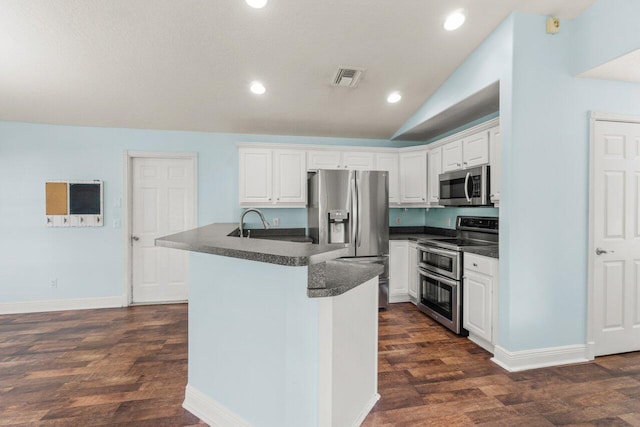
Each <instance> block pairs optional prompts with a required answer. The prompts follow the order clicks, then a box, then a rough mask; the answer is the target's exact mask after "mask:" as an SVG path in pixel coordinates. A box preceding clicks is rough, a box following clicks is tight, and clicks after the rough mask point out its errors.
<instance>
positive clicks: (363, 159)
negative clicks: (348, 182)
mask: <svg viewBox="0 0 640 427" xmlns="http://www.w3.org/2000/svg"><path fill="white" fill-rule="evenodd" d="M342 167H343V168H344V169H356V170H367V171H370V170H374V157H373V153H367V152H363V151H345V152H344V153H342Z"/></svg>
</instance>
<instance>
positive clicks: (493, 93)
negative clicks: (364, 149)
mask: <svg viewBox="0 0 640 427" xmlns="http://www.w3.org/2000/svg"><path fill="white" fill-rule="evenodd" d="M499 110H500V82H495V83H493V84H491V85H489V86H487V87H485V88H484V89H481V90H479V91H478V92H476V93H474V94H473V95H471V96H469V97H468V98H465V99H463V100H462V101H460V102H458V103H457V104H455V105H452V106H451V107H449V108H447V109H446V110H444V111H442V112H441V113H439V114H436V115H435V116H433V117H431V118H429V119H427V120H425V121H424V122H422V123H420V124H419V125H417V126H415V127H413V128H411V129H409V130H408V131H406V132H404V133H402V134H400V135H397V136H396V137H394V138H393V139H394V140H400V141H427V140H429V139H432V138H434V137H436V136H439V135H442V134H444V133H446V132H449V131H452V130H454V129H457V128H458V127H460V126H463V125H465V124H467V123H471V122H473V121H475V120H478V119H481V118H482V117H486V116H488V115H489V114H492V113H495V112H497V111H499Z"/></svg>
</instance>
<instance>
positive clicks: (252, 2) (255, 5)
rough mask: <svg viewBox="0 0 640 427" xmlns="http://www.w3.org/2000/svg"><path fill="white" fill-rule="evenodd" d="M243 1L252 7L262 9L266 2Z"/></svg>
mask: <svg viewBox="0 0 640 427" xmlns="http://www.w3.org/2000/svg"><path fill="white" fill-rule="evenodd" d="M244 1H246V2H247V4H248V5H249V6H251V7H252V8H254V9H262V8H263V7H265V6H266V4H267V0H244Z"/></svg>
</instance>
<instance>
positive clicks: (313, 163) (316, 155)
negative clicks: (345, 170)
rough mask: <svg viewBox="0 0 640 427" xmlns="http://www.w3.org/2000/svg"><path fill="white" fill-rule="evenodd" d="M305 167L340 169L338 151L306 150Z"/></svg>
mask: <svg viewBox="0 0 640 427" xmlns="http://www.w3.org/2000/svg"><path fill="white" fill-rule="evenodd" d="M307 169H309V170H315V169H342V153H341V152H340V151H320V150H318V151H316V150H309V151H307Z"/></svg>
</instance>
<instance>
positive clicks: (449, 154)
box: [442, 131, 489, 172]
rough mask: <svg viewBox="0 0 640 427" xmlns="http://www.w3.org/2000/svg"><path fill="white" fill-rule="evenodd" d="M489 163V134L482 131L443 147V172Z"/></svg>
mask: <svg viewBox="0 0 640 427" xmlns="http://www.w3.org/2000/svg"><path fill="white" fill-rule="evenodd" d="M487 163H489V132H488V131H482V132H478V133H476V134H473V135H470V136H468V137H465V138H462V139H459V140H457V141H453V142H450V143H448V144H445V145H443V146H442V172H449V171H454V170H460V169H467V168H471V167H474V166H479V165H484V164H487Z"/></svg>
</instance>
